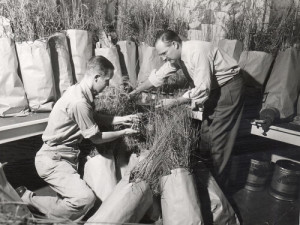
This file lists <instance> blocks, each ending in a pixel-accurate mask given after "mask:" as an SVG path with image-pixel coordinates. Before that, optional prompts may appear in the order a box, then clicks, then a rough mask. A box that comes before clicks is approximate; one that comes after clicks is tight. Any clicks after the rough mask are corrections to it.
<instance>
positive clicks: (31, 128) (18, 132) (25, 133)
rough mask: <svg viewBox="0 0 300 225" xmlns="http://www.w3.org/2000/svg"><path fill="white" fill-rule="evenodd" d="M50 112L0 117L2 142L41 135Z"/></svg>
mask: <svg viewBox="0 0 300 225" xmlns="http://www.w3.org/2000/svg"><path fill="white" fill-rule="evenodd" d="M49 114H50V113H33V114H30V115H28V116H26V117H10V118H0V144H3V143H7V142H11V141H16V140H20V139H23V138H28V137H31V136H36V135H40V134H42V133H43V132H44V130H45V128H46V126H47V123H48V117H49Z"/></svg>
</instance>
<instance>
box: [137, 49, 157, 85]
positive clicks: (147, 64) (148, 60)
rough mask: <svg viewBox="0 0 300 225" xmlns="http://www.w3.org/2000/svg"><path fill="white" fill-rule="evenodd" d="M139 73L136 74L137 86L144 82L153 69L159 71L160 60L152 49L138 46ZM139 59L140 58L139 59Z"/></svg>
mask: <svg viewBox="0 0 300 225" xmlns="http://www.w3.org/2000/svg"><path fill="white" fill-rule="evenodd" d="M139 54H141V57H142V59H141V60H140V71H139V74H138V84H140V83H142V82H144V81H145V80H147V78H148V77H149V75H150V73H151V72H152V71H153V70H154V69H159V68H160V67H161V66H162V65H163V61H162V59H161V58H160V57H159V55H158V53H157V51H156V49H155V48H154V47H150V46H146V45H141V46H139ZM139 58H140V57H139Z"/></svg>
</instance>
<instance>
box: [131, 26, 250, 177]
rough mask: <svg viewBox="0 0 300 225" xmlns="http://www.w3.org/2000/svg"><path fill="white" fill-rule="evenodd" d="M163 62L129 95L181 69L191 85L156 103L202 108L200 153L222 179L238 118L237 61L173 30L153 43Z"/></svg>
mask: <svg viewBox="0 0 300 225" xmlns="http://www.w3.org/2000/svg"><path fill="white" fill-rule="evenodd" d="M155 47H156V50H157V52H158V54H159V55H160V56H161V57H162V59H163V60H164V61H166V63H165V64H164V65H163V66H162V67H161V68H160V69H159V70H157V71H153V72H152V73H151V74H150V76H149V78H148V79H147V80H146V81H145V82H144V83H142V84H141V85H140V86H139V87H137V88H136V89H135V90H133V91H132V92H131V93H130V95H135V94H137V93H139V92H141V91H143V90H146V89H149V88H151V87H158V86H161V85H163V83H164V79H165V78H167V77H168V76H171V75H172V74H174V72H176V70H178V69H179V68H182V70H183V72H184V74H185V75H186V77H187V78H188V80H191V81H192V83H193V85H194V86H193V88H192V89H190V90H188V91H187V92H186V93H185V94H184V95H183V96H182V97H179V98H177V99H162V100H161V102H160V104H159V106H165V107H170V106H174V105H178V104H182V103H187V102H191V103H192V105H196V106H198V107H201V108H203V109H204V111H203V120H202V125H201V142H200V143H201V144H200V151H201V152H209V153H210V156H211V159H212V164H213V167H212V169H213V170H212V171H213V172H214V174H215V176H216V178H217V180H219V182H222V179H221V178H222V177H224V176H223V175H224V169H225V166H226V165H227V162H228V160H229V157H230V155H231V152H232V148H233V145H234V141H235V138H236V135H237V131H238V127H239V124H240V120H241V115H242V109H243V102H244V87H243V79H242V77H241V75H240V74H239V71H240V68H239V66H238V64H237V62H236V61H235V60H234V59H233V58H231V57H230V56H229V55H227V54H226V53H225V52H224V51H222V50H221V49H218V48H217V47H215V46H213V45H212V44H210V43H209V42H203V41H196V40H195V41H186V42H183V41H182V40H181V39H180V37H179V36H178V35H177V34H176V33H175V32H173V31H171V30H167V31H165V32H163V33H162V34H160V35H159V36H158V37H157V39H156V42H155Z"/></svg>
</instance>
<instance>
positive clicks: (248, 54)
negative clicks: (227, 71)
mask: <svg viewBox="0 0 300 225" xmlns="http://www.w3.org/2000/svg"><path fill="white" fill-rule="evenodd" d="M272 62H273V56H272V55H271V54H268V53H265V52H258V51H244V52H242V54H241V56H240V60H239V66H240V67H241V72H242V75H243V77H244V80H245V84H246V86H250V87H256V88H262V86H263V85H264V83H265V82H266V78H267V76H268V74H269V71H270V68H271V65H272Z"/></svg>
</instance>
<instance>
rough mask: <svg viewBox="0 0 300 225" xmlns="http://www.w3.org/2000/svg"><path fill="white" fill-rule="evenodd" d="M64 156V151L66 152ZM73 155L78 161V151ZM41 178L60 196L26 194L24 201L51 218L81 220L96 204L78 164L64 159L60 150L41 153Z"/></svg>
mask: <svg viewBox="0 0 300 225" xmlns="http://www.w3.org/2000/svg"><path fill="white" fill-rule="evenodd" d="M64 153H65V152H64ZM68 154H69V155H72V154H74V156H75V160H76V157H77V156H78V150H77V152H75V151H74V153H72V151H70V152H68ZM35 166H36V170H37V172H38V175H39V176H40V177H41V178H42V179H44V180H45V181H46V182H47V183H48V184H49V186H50V187H51V188H52V189H53V190H54V191H55V192H56V193H57V196H56V197H54V196H37V195H35V194H34V193H33V192H31V191H28V190H27V191H26V192H25V193H24V195H23V196H22V200H23V201H24V202H25V203H27V204H29V205H30V206H33V207H34V208H36V209H37V210H39V211H40V212H42V213H43V214H45V215H46V216H47V217H48V218H64V219H70V220H73V221H77V220H80V219H81V218H82V217H83V216H84V215H85V214H86V212H87V211H88V210H89V209H90V208H91V207H92V206H93V205H94V202H95V200H96V197H95V194H94V193H93V191H92V190H91V189H90V188H89V186H88V185H87V184H86V182H85V181H84V180H82V179H81V178H80V175H79V174H78V172H77V168H76V167H77V165H76V164H74V163H71V162H69V161H68V160H65V159H62V158H61V157H60V156H59V151H58V152H55V151H47V150H40V151H39V152H38V153H37V155H36V158H35Z"/></svg>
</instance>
